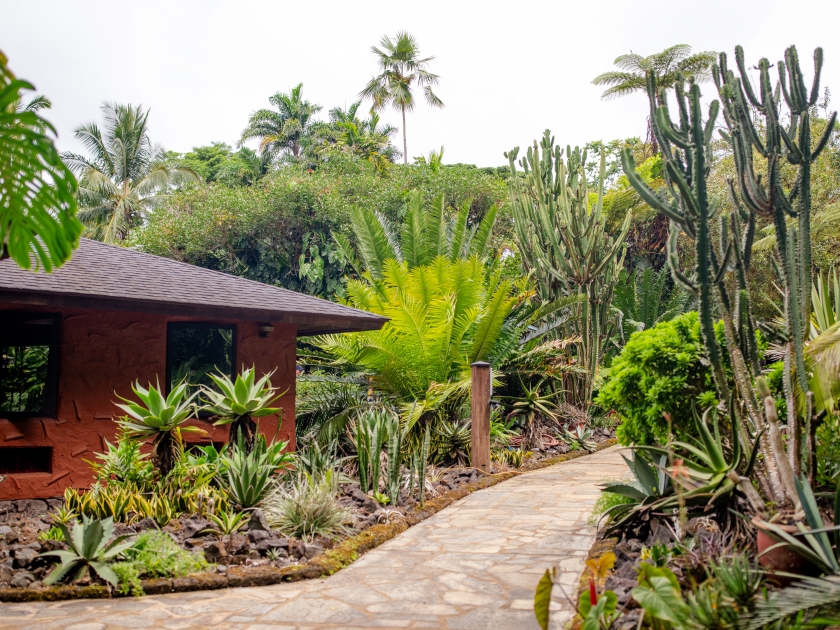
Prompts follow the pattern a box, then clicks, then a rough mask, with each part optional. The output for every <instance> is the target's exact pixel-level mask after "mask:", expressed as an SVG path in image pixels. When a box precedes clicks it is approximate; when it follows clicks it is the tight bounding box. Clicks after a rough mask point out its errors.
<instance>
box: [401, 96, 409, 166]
mask: <svg viewBox="0 0 840 630" xmlns="http://www.w3.org/2000/svg"><path fill="white" fill-rule="evenodd" d="M400 109H401V110H402V119H403V164H408V142H407V141H406V139H405V107H401V108H400Z"/></svg>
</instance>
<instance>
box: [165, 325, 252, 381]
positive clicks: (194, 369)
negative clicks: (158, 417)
mask: <svg viewBox="0 0 840 630" xmlns="http://www.w3.org/2000/svg"><path fill="white" fill-rule="evenodd" d="M235 339H236V327H235V326H219V325H218V324H191V323H173V324H169V333H168V341H167V349H166V372H167V378H166V381H167V386H168V387H169V389H170V390H171V389H172V387H173V385H176V384H178V383H180V382H181V381H182V380H184V379H186V380H187V382H188V383H189V384H190V386H191V389H192V388H196V387H198V386H199V385H212V384H213V381H211V380H210V377H209V375H210V374H212V373H219V372H220V373H222V374H227V375H228V376H230V377H231V378H233V372H234V366H235V365H236V343H235Z"/></svg>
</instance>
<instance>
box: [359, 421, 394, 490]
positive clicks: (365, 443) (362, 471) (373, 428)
mask: <svg viewBox="0 0 840 630" xmlns="http://www.w3.org/2000/svg"><path fill="white" fill-rule="evenodd" d="M395 422H396V418H395V417H394V415H393V414H391V413H389V412H387V411H383V410H373V411H369V412H367V413H364V414H362V416H361V417H360V418H359V420H358V421H357V422H356V434H355V442H356V458H357V461H358V464H359V485H360V486H361V488H362V492H369V491H370V490H373V491H378V490H379V474H380V463H379V456H380V453H382V447H383V446H384V445H385V443H386V442H387V441H388V432H389V431H388V430H389V427H390V426H392V425H393V424H394V423H395Z"/></svg>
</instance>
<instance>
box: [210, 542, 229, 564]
mask: <svg viewBox="0 0 840 630" xmlns="http://www.w3.org/2000/svg"><path fill="white" fill-rule="evenodd" d="M227 555H228V553H227V549H226V548H225V545H224V544H222V543H221V542H220V541H213V542H209V543H207V544H206V545H204V557H205V558H206V559H207V562H213V563H216V562H219V560H221V559H222V558H226V557H227Z"/></svg>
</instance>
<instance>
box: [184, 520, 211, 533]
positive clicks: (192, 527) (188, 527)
mask: <svg viewBox="0 0 840 630" xmlns="http://www.w3.org/2000/svg"><path fill="white" fill-rule="evenodd" d="M181 525H182V528H181V532H180V534H181V536H182V537H183V538H196V537H197V536H200V535H201V534H202V533H204V530H205V529H207V528H208V527H210V521H208V520H207V519H204V518H200V517H199V518H194V519H193V518H190V519H184V520H183V521H181Z"/></svg>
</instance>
